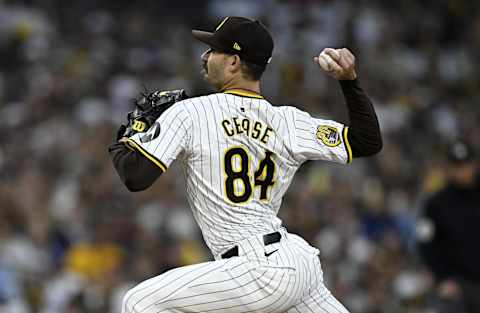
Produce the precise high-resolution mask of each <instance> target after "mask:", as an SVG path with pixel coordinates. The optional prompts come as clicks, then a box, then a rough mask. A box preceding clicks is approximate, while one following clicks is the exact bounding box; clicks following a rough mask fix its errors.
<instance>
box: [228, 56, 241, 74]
mask: <svg viewBox="0 0 480 313" xmlns="http://www.w3.org/2000/svg"><path fill="white" fill-rule="evenodd" d="M227 62H228V63H227V64H228V66H229V69H230V71H231V72H233V73H236V72H238V71H240V67H241V65H242V60H240V57H239V56H238V55H236V54H233V55H229V56H228V61H227Z"/></svg>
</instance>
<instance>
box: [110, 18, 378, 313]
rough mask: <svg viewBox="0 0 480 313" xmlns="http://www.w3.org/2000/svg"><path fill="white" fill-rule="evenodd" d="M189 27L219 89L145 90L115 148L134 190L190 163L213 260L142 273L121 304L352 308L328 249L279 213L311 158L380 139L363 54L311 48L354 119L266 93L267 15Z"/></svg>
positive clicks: (194, 201)
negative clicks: (327, 277) (277, 101)
mask: <svg viewBox="0 0 480 313" xmlns="http://www.w3.org/2000/svg"><path fill="white" fill-rule="evenodd" d="M192 33H193V36H194V37H195V38H196V39H198V40H200V41H202V42H203V43H205V44H207V45H208V47H209V48H208V50H206V51H205V52H204V53H203V54H202V57H201V60H202V68H203V69H202V75H203V76H204V78H205V80H206V81H207V82H208V83H210V84H211V85H212V86H213V87H214V88H215V89H216V90H217V91H218V92H217V93H214V94H211V95H208V96H201V97H194V98H188V97H187V96H186V94H185V92H184V91H183V90H177V91H166V92H153V93H145V94H143V96H142V97H141V99H139V100H138V101H137V108H136V109H135V111H133V112H131V113H129V115H128V123H127V125H125V126H122V127H121V128H120V129H119V133H118V136H117V140H118V142H117V143H115V144H113V145H111V146H110V148H109V152H110V155H111V157H112V160H113V163H114V166H115V169H116V170H117V172H118V174H119V176H120V178H121V180H122V181H123V183H124V184H125V185H126V187H127V188H128V189H129V190H131V191H140V190H144V189H146V188H148V187H149V186H151V185H152V184H153V183H154V181H155V180H156V179H157V178H158V177H159V176H160V175H161V174H162V173H163V172H165V171H166V170H167V169H168V167H169V166H170V165H171V164H172V162H173V161H175V160H177V161H179V162H180V163H181V166H182V168H183V172H184V175H185V178H186V196H187V198H188V201H189V203H190V206H191V209H192V211H193V215H194V217H195V219H196V221H197V223H198V224H199V226H200V228H201V231H202V234H203V237H204V239H205V241H206V243H207V245H208V247H209V248H210V250H211V251H212V253H213V255H214V257H215V261H212V262H206V263H201V264H196V265H190V266H185V267H180V268H176V269H173V270H170V271H168V272H166V273H164V274H161V275H159V276H157V277H153V278H151V279H149V280H146V281H144V282H142V283H140V284H139V285H137V286H136V287H134V288H132V289H131V290H129V291H128V292H127V293H126V295H125V297H124V300H123V309H122V310H123V313H159V312H229V313H232V312H262V313H274V312H291V313H293V312H297V313H298V312H302V313H303V312H332V313H333V312H335V313H339V312H341V313H345V312H348V311H347V310H346V309H345V307H344V306H343V305H342V304H340V303H339V302H338V301H337V300H336V299H335V297H334V296H333V295H332V294H331V293H330V292H329V291H328V289H327V288H326V287H325V285H324V282H323V273H322V269H321V265H320V260H319V251H318V250H317V249H316V248H314V247H312V246H310V245H309V244H308V243H307V242H306V241H305V240H303V239H302V238H301V237H299V236H298V235H295V234H292V233H289V232H288V231H287V230H286V228H285V227H283V226H282V221H281V220H280V219H279V218H278V217H277V213H278V210H279V208H280V205H281V203H282V197H283V195H284V194H285V192H286V191H287V189H288V186H289V185H290V183H291V181H292V179H293V176H294V174H295V172H296V171H297V170H298V168H299V167H300V166H301V165H302V163H303V162H305V161H307V160H324V161H333V162H338V163H349V162H351V160H352V158H356V157H363V156H369V155H373V154H375V153H378V152H379V151H380V150H381V147H382V140H381V136H380V130H379V126H378V121H377V117H376V115H375V111H374V109H373V106H372V104H371V102H370V101H369V99H368V98H367V96H366V95H365V93H364V92H363V90H362V89H361V88H360V86H359V82H358V80H357V75H356V72H355V58H354V56H353V55H352V53H350V51H349V50H347V49H325V50H324V51H323V52H322V53H321V54H320V55H319V56H318V57H315V58H314V60H313V61H314V62H315V63H317V64H318V65H319V66H320V67H321V68H322V69H323V70H325V71H326V72H327V73H328V74H330V75H331V76H333V77H334V78H335V79H337V80H338V81H339V84H340V87H341V90H342V92H343V94H344V96H345V101H346V105H347V108H348V113H349V119H350V122H349V126H347V125H344V124H341V123H338V122H336V121H332V120H325V119H319V118H314V117H312V116H310V114H308V113H307V112H304V111H302V110H299V109H297V108H295V107H291V106H273V105H272V104H271V103H270V102H269V101H268V100H266V99H265V98H264V96H262V94H261V91H260V78H261V76H262V73H263V72H264V70H265V69H266V67H267V65H268V63H269V62H270V60H271V56H272V51H273V40H272V37H271V35H270V33H269V32H268V30H267V29H266V28H265V27H264V26H263V25H262V24H261V23H260V22H259V21H252V20H250V19H247V18H242V17H227V18H225V19H224V20H223V21H221V22H220V23H219V24H218V26H217V27H216V29H215V31H214V32H205V31H198V30H194V31H192Z"/></svg>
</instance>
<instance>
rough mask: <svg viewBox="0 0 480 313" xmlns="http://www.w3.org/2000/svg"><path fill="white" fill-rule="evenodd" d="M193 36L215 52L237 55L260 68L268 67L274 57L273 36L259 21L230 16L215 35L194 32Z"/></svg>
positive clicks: (221, 23) (222, 22)
mask: <svg viewBox="0 0 480 313" xmlns="http://www.w3.org/2000/svg"><path fill="white" fill-rule="evenodd" d="M192 34H193V36H194V37H195V38H197V39H198V40H200V41H202V42H204V43H206V44H208V45H209V46H210V47H212V48H214V49H215V50H218V51H221V52H224V53H229V54H236V55H238V56H239V57H240V58H241V59H243V60H246V61H249V62H252V63H255V64H257V65H260V66H266V65H267V64H268V63H270V60H271V57H272V51H273V39H272V36H271V35H270V33H269V32H268V30H267V29H266V28H265V26H264V25H263V24H262V23H260V22H259V21H253V20H250V19H248V18H244V17H236V16H229V17H226V18H224V19H223V20H222V21H221V22H220V23H219V24H218V26H217V27H216V29H215V31H214V32H213V33H212V32H206V31H201V30H192Z"/></svg>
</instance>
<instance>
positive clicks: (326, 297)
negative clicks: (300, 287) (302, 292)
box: [287, 290, 349, 313]
mask: <svg viewBox="0 0 480 313" xmlns="http://www.w3.org/2000/svg"><path fill="white" fill-rule="evenodd" d="M312 312H315V313H317V312H319V313H349V311H348V310H347V309H346V308H345V307H344V306H343V305H342V304H341V303H340V302H339V301H338V300H337V299H336V298H335V297H334V296H333V295H332V294H331V293H330V291H328V290H326V292H322V291H319V290H315V291H313V292H312V293H310V294H309V295H308V296H306V297H304V298H303V300H302V302H301V303H299V304H297V305H295V306H294V307H293V308H291V309H290V310H288V312H287V313H312Z"/></svg>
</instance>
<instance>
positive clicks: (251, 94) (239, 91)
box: [223, 89, 264, 99]
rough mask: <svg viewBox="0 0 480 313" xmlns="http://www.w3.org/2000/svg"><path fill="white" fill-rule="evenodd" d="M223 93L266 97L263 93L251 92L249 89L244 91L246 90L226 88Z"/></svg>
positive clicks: (258, 97)
mask: <svg viewBox="0 0 480 313" xmlns="http://www.w3.org/2000/svg"><path fill="white" fill-rule="evenodd" d="M223 93H226V94H230V95H235V96H241V97H248V98H255V99H264V98H263V97H262V96H261V95H259V94H256V93H253V92H249V91H244V90H236V89H232V90H226V91H224V92H223Z"/></svg>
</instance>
